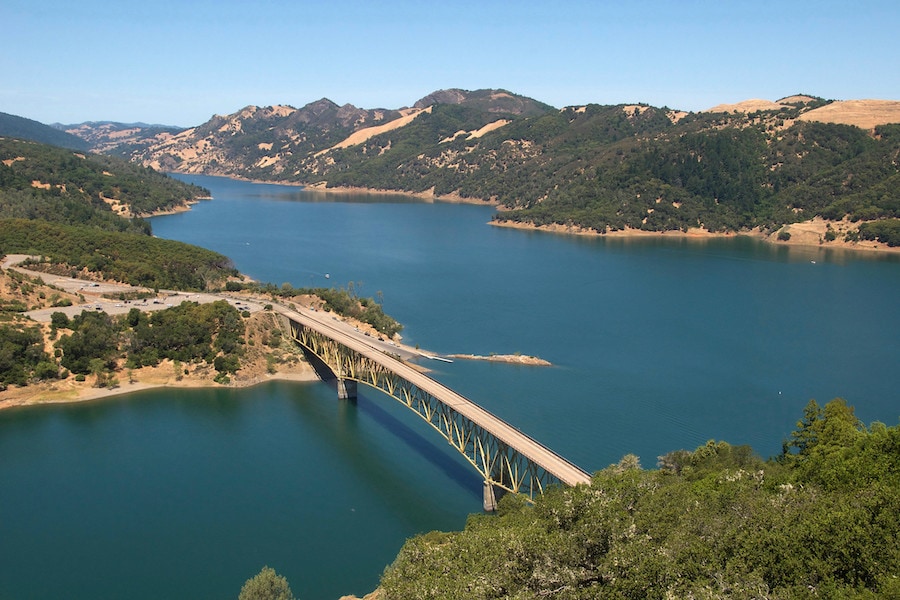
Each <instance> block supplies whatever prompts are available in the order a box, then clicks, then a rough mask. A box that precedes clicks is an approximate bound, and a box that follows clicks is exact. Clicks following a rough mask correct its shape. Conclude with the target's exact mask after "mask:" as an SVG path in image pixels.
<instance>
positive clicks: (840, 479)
mask: <svg viewBox="0 0 900 600" xmlns="http://www.w3.org/2000/svg"><path fill="white" fill-rule="evenodd" d="M659 467H660V468H659V469H658V470H642V469H640V468H638V467H637V465H636V464H635V462H634V461H629V460H623V461H622V463H620V464H619V465H613V466H611V467H609V468H607V469H604V470H603V471H600V472H598V473H596V474H595V475H594V477H593V480H592V482H591V484H590V485H583V486H578V487H575V488H568V489H562V488H556V489H551V490H549V491H547V492H546V493H545V494H544V495H543V496H541V497H539V498H538V499H536V501H535V504H534V506H528V505H526V504H525V502H524V501H523V500H522V499H521V498H520V497H518V496H513V495H508V496H506V497H504V498H503V499H502V500H501V502H500V508H499V512H498V514H497V515H475V516H472V517H470V519H469V521H468V522H467V524H466V527H465V530H464V531H461V532H457V533H440V532H432V533H428V534H425V535H421V536H417V537H415V538H413V539H411V540H409V541H408V542H407V543H406V544H405V545H404V547H403V549H402V550H401V551H400V554H399V556H398V557H397V559H396V561H395V562H394V564H392V565H391V566H390V567H389V568H388V569H387V570H386V571H385V573H384V576H383V577H382V587H383V589H384V592H385V598H386V599H388V600H395V599H401V598H402V599H405V598H422V599H426V598H435V599H437V598H440V599H466V600H476V599H487V598H517V599H526V598H529V599H530V598H534V599H537V598H545V597H558V598H567V599H580V598H583V599H589V598H590V599H595V598H616V599H625V598H633V599H635V600H637V599H641V600H643V599H653V598H659V599H663V598H784V599H789V598H815V597H820V598H860V599H874V598H898V597H900V578H898V573H900V544H898V540H900V535H898V534H900V520H898V519H897V515H898V514H900V426H894V427H887V426H885V425H883V424H880V423H875V424H873V425H872V426H871V427H869V428H868V429H867V428H866V427H864V426H863V425H862V424H861V423H860V422H859V420H858V419H856V417H855V416H854V414H853V409H852V408H851V407H849V406H847V405H846V403H844V401H843V400H840V399H838V400H834V401H832V402H829V403H828V404H826V405H825V406H824V407H819V406H818V405H817V404H815V403H810V405H809V406H807V409H806V411H805V414H804V418H803V419H802V420H801V421H800V422H799V423H798V429H797V431H795V433H794V435H793V436H792V438H791V440H790V441H788V442H786V443H785V450H784V452H783V453H782V455H780V456H778V457H776V458H774V459H771V460H768V461H764V460H762V459H761V458H759V457H757V456H754V455H753V453H752V451H751V450H750V449H749V448H748V447H745V446H737V447H736V446H731V445H729V444H727V443H725V442H714V441H711V442H709V443H707V444H706V445H704V446H701V447H699V448H697V449H696V450H694V451H692V452H688V451H683V450H682V451H676V452H673V453H670V454H668V455H666V456H663V457H660V462H659Z"/></svg>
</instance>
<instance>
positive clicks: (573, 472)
mask: <svg viewBox="0 0 900 600" xmlns="http://www.w3.org/2000/svg"><path fill="white" fill-rule="evenodd" d="M25 258H27V257H26V256H24V255H10V256H8V257H7V260H6V261H5V262H4V264H3V268H5V269H8V268H14V269H16V270H19V271H22V272H24V273H26V274H28V275H29V276H32V277H43V278H49V283H52V284H53V285H57V286H60V287H63V288H64V289H67V290H68V291H71V292H73V293H87V292H86V291H85V286H88V285H90V286H95V287H91V288H90V289H91V293H93V294H95V295H98V294H99V293H107V294H110V293H118V292H128V291H132V288H131V286H128V285H125V284H110V283H104V284H95V283H90V282H85V281H82V280H79V279H75V278H71V277H63V276H48V275H47V274H46V273H38V272H34V271H28V270H26V269H22V268H20V267H17V266H15V265H17V264H18V263H19V262H20V261H22V260H24V259H25ZM185 299H187V300H190V301H193V302H201V303H203V302H213V301H216V300H223V299H224V300H228V301H229V302H234V301H235V298H232V297H231V296H228V295H222V294H212V293H191V294H183V293H182V294H180V293H178V292H168V293H167V294H166V298H165V301H164V302H163V301H155V302H153V303H152V304H147V303H144V304H142V305H134V304H131V305H124V304H121V303H116V302H115V301H108V300H100V299H99V298H98V299H95V300H93V301H92V302H91V303H90V304H89V305H87V306H88V308H92V307H93V308H95V309H97V310H104V311H105V312H108V313H110V314H124V313H125V312H127V311H128V310H130V309H131V308H132V307H135V306H138V307H140V308H141V310H162V309H164V308H166V307H167V306H170V305H171V304H172V303H174V302H179V303H180V302H181V301H182V300H185ZM245 300H246V299H242V301H243V304H242V305H241V307H242V309H244V310H251V311H256V310H264V307H263V305H262V304H261V303H259V302H254V301H250V302H247V301H245ZM268 306H271V308H272V310H273V311H275V312H277V313H278V314H280V315H281V317H282V318H283V319H284V320H285V322H286V324H287V325H288V327H289V329H290V332H291V335H292V337H293V338H294V340H295V341H297V342H298V343H299V344H300V345H301V346H303V347H304V348H305V349H306V350H307V351H309V352H310V353H312V354H313V355H315V356H316V357H318V358H319V360H321V361H322V363H323V364H325V365H326V366H327V367H328V369H330V370H331V372H332V373H333V374H334V376H335V378H336V379H337V384H338V394H339V395H340V396H342V397H344V398H355V397H356V384H357V383H362V384H365V385H369V386H371V387H373V388H375V389H377V390H380V391H382V392H384V393H385V394H387V395H389V396H391V397H392V398H394V399H396V400H397V401H399V402H400V403H402V404H403V405H404V406H406V407H407V408H408V409H410V410H412V411H414V412H415V413H416V414H417V415H419V416H420V417H421V418H422V419H423V420H425V422H426V423H428V424H429V425H431V427H433V428H434V429H435V430H436V431H437V432H438V433H439V434H440V435H441V436H442V437H443V438H444V439H445V440H447V442H449V443H450V445H451V446H453V447H454V448H455V449H456V450H457V451H458V452H459V453H460V454H462V455H463V457H464V458H465V459H466V461H468V462H469V463H470V464H471V465H472V466H473V467H474V468H475V469H476V470H477V471H478V473H479V474H481V476H482V478H483V480H484V507H485V510H494V509H495V508H496V506H497V497H496V492H495V490H498V489H499V490H505V491H508V492H513V493H517V494H525V495H527V496H528V497H529V498H532V499H533V498H534V497H535V496H536V495H538V494H541V493H543V491H544V490H545V489H546V488H547V486H549V485H553V484H560V483H561V484H564V485H569V486H575V485H578V484H580V483H590V475H589V474H588V473H587V472H585V471H583V470H582V469H580V468H578V467H577V466H575V465H574V464H572V463H570V462H569V461H567V460H566V459H564V458H563V457H561V456H559V455H558V454H556V453H555V452H553V451H552V450H550V449H549V448H547V447H546V446H543V445H542V444H540V443H539V442H537V441H535V440H534V439H532V438H530V437H529V436H527V435H525V434H524V433H522V432H521V431H519V430H518V429H516V428H515V427H513V426H512V425H510V424H509V423H507V422H505V421H503V420H502V419H500V418H498V417H496V416H495V415H493V414H491V413H490V412H488V411H487V410H485V409H483V408H482V407H480V406H478V405H477V404H475V403H474V402H472V401H471V400H468V399H466V398H464V397H463V396H461V395H460V394H458V393H456V392H454V391H453V390H451V389H450V388H448V387H446V386H444V385H442V384H440V383H438V382H437V381H435V380H433V379H431V378H430V377H428V376H426V375H424V374H423V373H421V372H420V371H418V370H416V369H415V368H414V367H412V366H410V365H409V364H408V363H406V362H404V361H403V360H401V359H400V358H398V356H399V355H401V354H402V353H403V352H404V351H403V349H401V348H399V347H396V346H391V345H388V344H381V345H379V344H380V342H378V341H376V340H373V339H372V338H368V337H365V336H363V335H362V334H360V333H359V332H357V331H355V330H353V329H352V328H342V327H340V325H341V323H340V322H336V321H333V320H331V318H329V317H328V316H323V313H319V312H315V311H308V310H306V309H302V308H298V309H290V308H287V307H285V306H282V305H279V304H272V305H267V306H266V308H268ZM84 308H85V305H77V306H71V307H68V308H59V307H54V308H49V309H40V310H33V311H29V312H28V313H27V314H28V316H30V317H31V318H33V319H35V320H36V321H40V322H49V321H50V318H51V315H52V313H53V312H57V311H62V312H67V311H68V312H67V314H68V315H69V316H70V317H71V316H74V315H75V314H77V313H80V312H81V311H82V310H84ZM301 311H302V312H301Z"/></svg>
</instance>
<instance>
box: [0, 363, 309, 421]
mask: <svg viewBox="0 0 900 600" xmlns="http://www.w3.org/2000/svg"><path fill="white" fill-rule="evenodd" d="M302 364H303V365H305V366H306V367H307V368H306V369H303V370H302V371H301V370H298V371H297V372H284V373H275V374H272V375H266V376H256V377H251V378H248V379H246V380H243V381H233V382H232V383H229V384H226V385H223V384H220V383H216V382H215V381H213V380H212V379H205V378H196V377H185V378H184V379H182V380H180V381H179V380H177V379H175V378H174V377H172V378H171V379H172V380H170V379H168V378H167V379H165V380H164V381H153V379H157V377H152V376H151V377H149V378H144V379H143V380H142V378H141V376H140V374H136V376H135V380H134V381H132V382H127V381H126V382H123V383H120V384H118V385H116V386H115V387H111V388H110V387H102V388H98V387H94V385H93V384H92V383H89V382H87V381H83V382H75V381H65V380H64V381H56V382H53V383H48V384H30V385H27V386H23V387H16V388H11V389H7V390H6V391H5V392H0V411H3V410H9V409H12V408H20V407H26V406H42V405H56V404H80V403H84V402H92V401H97V400H105V399H108V398H113V397H116V396H125V395H128V394H132V393H135V392H142V391H145V390H154V389H164V388H172V389H176V388H178V389H192V388H194V389H201V388H232V389H242V388H251V387H253V386H256V385H260V384H263V383H268V382H270V381H293V382H301V383H311V382H314V381H321V380H320V379H319V377H318V376H317V375H316V373H315V371H314V370H313V368H312V366H311V365H309V364H308V363H302ZM145 368H149V369H160V368H162V367H145ZM168 370H169V371H171V366H168ZM307 371H308V372H307ZM6 394H11V397H8V398H4V397H3V396H4V395H6Z"/></svg>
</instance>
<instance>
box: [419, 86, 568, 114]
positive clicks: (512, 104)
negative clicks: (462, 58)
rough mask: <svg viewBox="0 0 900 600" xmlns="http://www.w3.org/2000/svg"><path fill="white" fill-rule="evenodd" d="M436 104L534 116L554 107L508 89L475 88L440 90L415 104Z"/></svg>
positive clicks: (420, 106) (424, 105)
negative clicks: (469, 89)
mask: <svg viewBox="0 0 900 600" xmlns="http://www.w3.org/2000/svg"><path fill="white" fill-rule="evenodd" d="M435 104H456V105H460V106H468V107H471V108H474V109H477V110H483V111H485V112H488V113H498V114H508V115H516V116H518V117H533V116H535V115H540V114H543V113H545V112H547V111H550V110H553V107H552V106H550V105H549V104H544V103H543V102H538V101H537V100H532V99H531V98H526V97H525V96H519V95H517V94H513V93H512V92H507V91H506V90H475V91H474V92H470V91H467V90H460V89H449V90H438V91H436V92H433V93H431V94H428V95H427V96H425V97H424V98H422V99H421V100H419V101H418V102H416V103H415V104H414V105H413V106H414V107H415V108H427V107H429V106H433V105H435Z"/></svg>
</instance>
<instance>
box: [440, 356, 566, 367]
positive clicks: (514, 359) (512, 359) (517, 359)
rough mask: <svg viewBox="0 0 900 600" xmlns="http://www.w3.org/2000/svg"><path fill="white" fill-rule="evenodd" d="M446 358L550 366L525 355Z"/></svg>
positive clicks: (548, 363) (541, 359)
mask: <svg viewBox="0 0 900 600" xmlns="http://www.w3.org/2000/svg"><path fill="white" fill-rule="evenodd" d="M448 358H458V359H460V360H486V361H489V362H502V363H511V364H516V365H528V366H530V367H549V366H552V363H551V362H550V361H547V360H544V359H543V358H538V357H537V356H527V355H525V354H489V355H487V356H482V355H479V354H449V355H448Z"/></svg>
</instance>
